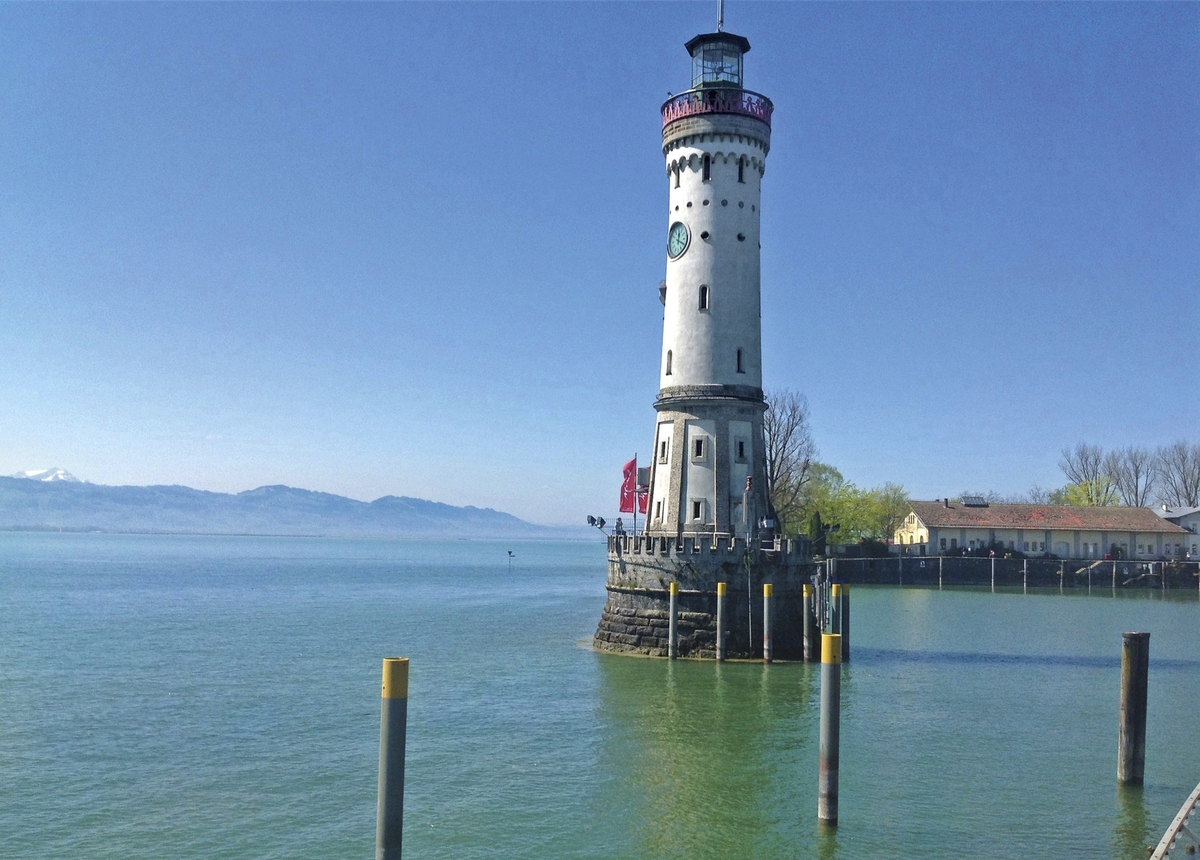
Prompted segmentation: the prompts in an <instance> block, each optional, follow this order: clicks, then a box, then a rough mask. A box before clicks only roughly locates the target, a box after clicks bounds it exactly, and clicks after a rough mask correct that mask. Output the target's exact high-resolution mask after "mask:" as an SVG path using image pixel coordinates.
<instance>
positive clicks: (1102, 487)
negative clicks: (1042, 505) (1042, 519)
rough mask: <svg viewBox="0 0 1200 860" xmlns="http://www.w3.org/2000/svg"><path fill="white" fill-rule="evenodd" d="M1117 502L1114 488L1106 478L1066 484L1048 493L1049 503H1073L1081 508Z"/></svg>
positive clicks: (1108, 505)
mask: <svg viewBox="0 0 1200 860" xmlns="http://www.w3.org/2000/svg"><path fill="white" fill-rule="evenodd" d="M1117 503H1118V498H1117V493H1116V490H1115V489H1113V487H1112V482H1111V481H1109V480H1108V478H1105V477H1100V478H1098V479H1096V480H1094V481H1084V482H1082V483H1078V484H1067V485H1066V486H1065V487H1060V488H1059V489H1057V490H1054V491H1052V492H1051V493H1050V504H1052V505H1073V506H1075V507H1081V508H1103V507H1111V506H1113V505H1116V504H1117Z"/></svg>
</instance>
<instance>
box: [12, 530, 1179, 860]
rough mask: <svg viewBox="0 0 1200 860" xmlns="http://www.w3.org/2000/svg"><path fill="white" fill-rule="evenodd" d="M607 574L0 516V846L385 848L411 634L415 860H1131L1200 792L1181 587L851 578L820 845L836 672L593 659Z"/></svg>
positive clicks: (502, 550)
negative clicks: (1123, 681) (1122, 747)
mask: <svg viewBox="0 0 1200 860" xmlns="http://www.w3.org/2000/svg"><path fill="white" fill-rule="evenodd" d="M509 549H511V550H513V551H514V552H515V553H516V557H515V559H514V561H513V566H512V571H511V573H510V572H509V570H508V559H507V551H508V550H509ZM604 578H605V560H604V547H603V546H602V545H601V544H599V543H584V542H580V543H569V542H562V543H554V542H547V543H532V544H530V543H521V544H514V543H498V542H469V541H462V542H433V541H429V542H423V541H410V542H405V541H391V542H388V541H337V540H317V539H313V540H308V539H275V538H219V537H194V538H190V537H127V536H87V535H40V534H4V535H0V774H2V776H3V778H2V779H0V857H3V858H51V857H53V858H61V857H76V858H102V857H114V858H130V860H140V858H162V857H172V858H313V860H316V858H322V860H328V858H355V857H370V856H373V850H374V824H375V791H376V776H377V771H376V767H377V760H378V738H379V672H380V658H381V657H384V656H390V655H406V656H408V657H410V658H411V659H412V676H411V686H410V701H409V734H408V764H407V793H406V804H405V856H407V857H413V858H456V860H458V858H474V857H479V858H483V857H513V858H516V857H528V858H557V857H578V858H590V857H619V858H676V857H678V858H683V857H706V858H758V857H762V858H776V857H778V858H842V860H849V858H860V857H861V858H872V857H890V858H961V857H986V858H1013V860H1017V858H1020V860H1028V858H1032V857H1039V858H1040V857H1047V858H1048V857H1088V858H1103V860H1134V858H1138V860H1141V858H1144V857H1145V848H1146V846H1147V845H1149V844H1151V843H1154V842H1157V840H1158V838H1159V836H1161V834H1162V831H1163V829H1164V828H1165V827H1166V826H1167V824H1168V823H1169V822H1170V820H1171V818H1172V817H1173V815H1174V813H1175V812H1176V810H1177V809H1178V807H1179V805H1180V803H1182V801H1183V799H1184V798H1185V797H1186V796H1187V794H1188V792H1190V791H1191V789H1192V788H1193V787H1194V786H1195V785H1196V783H1197V782H1198V781H1200V755H1198V754H1197V753H1198V752H1200V647H1198V643H1200V635H1198V634H1200V605H1198V601H1197V595H1196V594H1195V593H1194V592H1187V593H1168V594H1167V595H1166V596H1165V597H1164V595H1163V594H1162V593H1160V592H1153V591H1150V592H1138V593H1136V594H1122V595H1120V596H1118V597H1115V598H1114V597H1113V596H1112V593H1111V591H1109V590H1106V589H1099V588H1097V589H1095V590H1094V591H1093V592H1092V594H1091V595H1088V594H1087V593H1086V591H1084V592H1068V593H1067V594H1065V595H1060V594H1059V593H1058V592H1057V590H1054V591H1042V592H1036V593H1035V592H1031V593H1029V594H1022V593H1020V592H1019V590H1018V591H1017V592H1000V593H996V594H992V593H990V592H988V590H986V589H983V590H972V589H963V590H947V591H941V592H939V591H937V590H927V589H915V588H904V589H901V588H889V587H866V586H856V587H854V588H853V590H852V597H853V634H854V642H853V646H854V647H853V657H852V660H851V662H850V664H849V665H847V666H846V667H844V669H843V680H842V696H843V718H842V748H841V767H842V771H841V774H842V775H841V807H840V814H841V824H840V827H839V828H838V829H837V831H836V832H835V833H833V834H829V833H820V832H818V828H817V825H816V785H817V752H816V741H817V701H818V696H819V689H818V684H817V679H818V674H819V673H818V671H816V670H815V669H814V668H812V667H808V666H804V665H796V664H776V665H773V666H769V667H764V666H761V665H757V664H736V663H730V664H725V665H720V666H718V665H716V664H714V663H711V662H703V663H701V662H691V661H680V662H676V663H668V662H667V661H662V660H649V659H639V658H631V657H620V656H615V655H607V654H599V653H596V652H593V651H592V650H591V649H590V648H589V647H588V641H589V640H590V637H591V634H592V632H593V630H594V629H595V624H596V622H597V620H598V619H599V616H600V610H601V607H602V605H603V603H604V587H603V585H604ZM1134 629H1140V630H1148V631H1150V633H1151V639H1150V649H1151V662H1150V695H1149V712H1150V721H1149V729H1148V739H1147V752H1146V759H1147V764H1146V785H1145V788H1144V789H1140V790H1125V791H1121V790H1118V788H1117V785H1116V777H1115V771H1116V747H1117V701H1118V693H1119V672H1120V642H1121V632H1122V631H1124V630H1134Z"/></svg>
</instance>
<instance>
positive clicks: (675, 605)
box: [667, 582, 679, 660]
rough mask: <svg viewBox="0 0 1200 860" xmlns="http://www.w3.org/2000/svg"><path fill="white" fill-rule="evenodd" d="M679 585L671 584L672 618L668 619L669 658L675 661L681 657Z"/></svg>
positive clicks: (676, 583)
mask: <svg viewBox="0 0 1200 860" xmlns="http://www.w3.org/2000/svg"><path fill="white" fill-rule="evenodd" d="M678 618H679V583H678V582H672V583H671V608H670V618H668V619H667V656H668V657H670V658H671V659H672V660H674V659H675V658H676V657H678V656H679V627H678Z"/></svg>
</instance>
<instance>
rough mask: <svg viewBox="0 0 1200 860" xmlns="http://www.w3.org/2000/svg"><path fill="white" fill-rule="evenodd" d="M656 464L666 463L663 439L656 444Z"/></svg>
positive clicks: (665, 448) (665, 442)
mask: <svg viewBox="0 0 1200 860" xmlns="http://www.w3.org/2000/svg"><path fill="white" fill-rule="evenodd" d="M658 462H660V463H665V462H667V440H666V439H663V440H662V441H661V442H659V443H658Z"/></svg>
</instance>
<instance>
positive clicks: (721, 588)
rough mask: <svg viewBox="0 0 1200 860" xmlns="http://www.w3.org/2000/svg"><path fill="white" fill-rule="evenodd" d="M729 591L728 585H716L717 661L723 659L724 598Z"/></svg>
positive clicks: (721, 583) (720, 583)
mask: <svg viewBox="0 0 1200 860" xmlns="http://www.w3.org/2000/svg"><path fill="white" fill-rule="evenodd" d="M728 591H729V585H728V583H724V582H718V583H717V661H718V662H721V661H723V660H724V659H725V624H726V621H725V596H726V594H727V592H728Z"/></svg>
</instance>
